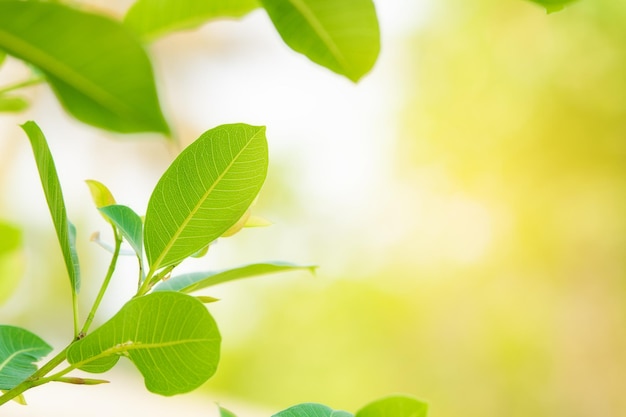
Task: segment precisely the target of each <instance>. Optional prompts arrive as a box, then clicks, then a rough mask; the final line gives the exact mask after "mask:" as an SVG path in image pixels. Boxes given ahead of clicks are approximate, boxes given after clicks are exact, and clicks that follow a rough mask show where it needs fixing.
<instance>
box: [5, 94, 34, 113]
mask: <svg viewBox="0 0 626 417" xmlns="http://www.w3.org/2000/svg"><path fill="white" fill-rule="evenodd" d="M28 105H29V104H28V101H26V99H24V98H22V97H18V96H4V95H0V112H12V113H17V112H21V111H24V110H26V109H27V108H28Z"/></svg>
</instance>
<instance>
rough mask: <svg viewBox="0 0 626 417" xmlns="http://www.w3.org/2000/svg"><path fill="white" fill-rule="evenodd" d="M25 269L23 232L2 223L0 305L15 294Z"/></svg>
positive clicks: (0, 228)
mask: <svg viewBox="0 0 626 417" xmlns="http://www.w3.org/2000/svg"><path fill="white" fill-rule="evenodd" d="M23 269H24V258H23V254H22V232H21V231H20V229H18V228H17V227H15V226H13V225H11V224H8V223H5V222H3V221H0V304H2V303H4V302H5V301H6V300H7V299H8V298H9V297H10V296H11V294H12V293H13V291H14V290H15V288H16V287H17V284H18V282H19V280H20V277H21V275H22V272H23Z"/></svg>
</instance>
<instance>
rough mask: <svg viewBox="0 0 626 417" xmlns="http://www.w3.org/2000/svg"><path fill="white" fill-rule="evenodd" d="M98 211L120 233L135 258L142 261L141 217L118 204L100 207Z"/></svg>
mask: <svg viewBox="0 0 626 417" xmlns="http://www.w3.org/2000/svg"><path fill="white" fill-rule="evenodd" d="M98 210H100V213H102V214H104V215H105V216H106V217H107V218H108V219H109V220H111V221H112V222H113V224H114V225H115V226H116V227H117V228H118V229H119V230H120V232H122V235H123V236H124V237H125V238H126V241H127V242H128V243H129V244H130V246H131V247H132V248H133V250H134V251H135V253H136V254H137V258H139V259H140V260H141V259H143V244H142V240H143V232H142V227H143V224H142V223H141V217H139V215H138V214H137V213H135V212H134V211H133V209H131V208H130V207H127V206H123V205H119V204H114V205H112V206H106V207H100V208H99V209H98Z"/></svg>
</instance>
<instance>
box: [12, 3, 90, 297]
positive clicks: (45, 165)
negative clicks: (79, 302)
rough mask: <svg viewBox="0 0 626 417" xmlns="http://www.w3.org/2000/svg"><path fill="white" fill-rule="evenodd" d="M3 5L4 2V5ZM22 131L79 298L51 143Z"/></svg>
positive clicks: (29, 127) (29, 126)
mask: <svg viewBox="0 0 626 417" xmlns="http://www.w3.org/2000/svg"><path fill="white" fill-rule="evenodd" d="M0 5H2V2H0ZM22 129H24V131H25V132H26V134H27V135H28V139H29V140H30V144H31V146H32V148H33V153H34V155H35V162H36V163H37V169H38V170H39V178H40V179H41V185H42V186H43V191H44V194H45V196H46V201H47V202H48V208H49V209H50V214H51V215H52V222H53V223H54V228H55V229H56V232H57V237H58V239H59V244H60V245H61V252H62V253H63V259H64V260H65V266H66V268H67V273H68V275H69V277H70V282H71V284H72V293H73V295H74V296H75V295H76V293H78V291H79V290H80V269H79V266H78V256H77V254H76V247H75V244H74V242H73V240H74V239H73V238H74V233H75V231H74V230H73V226H71V224H70V222H69V221H68V219H67V212H66V210H65V202H64V201H63V193H62V191H61V183H60V182H59V177H58V175H57V171H56V168H55V166H54V160H53V159H52V154H51V153H50V148H48V143H47V142H46V138H45V136H44V135H43V132H42V131H41V129H40V128H39V126H37V124H36V123H35V122H26V123H24V124H23V125H22Z"/></svg>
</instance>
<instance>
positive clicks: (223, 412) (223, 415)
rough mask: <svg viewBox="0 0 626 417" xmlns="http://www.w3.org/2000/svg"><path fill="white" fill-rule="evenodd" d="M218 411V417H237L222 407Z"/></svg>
mask: <svg viewBox="0 0 626 417" xmlns="http://www.w3.org/2000/svg"><path fill="white" fill-rule="evenodd" d="M219 409H220V417H237V416H236V415H235V413H233V412H232V411H229V410H227V409H225V408H224V407H219Z"/></svg>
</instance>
